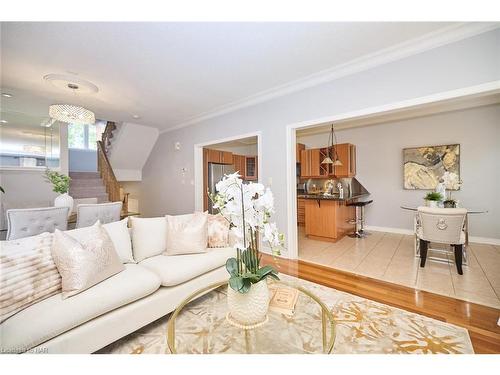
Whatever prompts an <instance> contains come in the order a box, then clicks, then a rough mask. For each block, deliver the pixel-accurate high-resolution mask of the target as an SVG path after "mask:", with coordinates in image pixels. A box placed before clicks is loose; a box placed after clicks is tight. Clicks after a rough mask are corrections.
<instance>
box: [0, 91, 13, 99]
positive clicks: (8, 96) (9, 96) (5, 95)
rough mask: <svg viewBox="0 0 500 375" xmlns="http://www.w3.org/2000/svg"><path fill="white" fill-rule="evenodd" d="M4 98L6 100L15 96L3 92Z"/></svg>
mask: <svg viewBox="0 0 500 375" xmlns="http://www.w3.org/2000/svg"><path fill="white" fill-rule="evenodd" d="M2 96H3V97H4V98H12V96H13V95H12V94H9V93H7V92H2Z"/></svg>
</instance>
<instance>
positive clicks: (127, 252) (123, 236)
mask: <svg viewBox="0 0 500 375" xmlns="http://www.w3.org/2000/svg"><path fill="white" fill-rule="evenodd" d="M127 224H128V218H125V219H123V220H120V221H115V222H112V223H108V224H104V225H103V226H102V227H103V228H104V229H105V230H106V232H108V234H109V237H110V238H111V241H113V245H114V247H115V250H116V252H117V253H118V256H119V257H120V259H121V261H122V263H135V260H134V256H133V254H132V239H131V238H130V233H129V230H128V226H127Z"/></svg>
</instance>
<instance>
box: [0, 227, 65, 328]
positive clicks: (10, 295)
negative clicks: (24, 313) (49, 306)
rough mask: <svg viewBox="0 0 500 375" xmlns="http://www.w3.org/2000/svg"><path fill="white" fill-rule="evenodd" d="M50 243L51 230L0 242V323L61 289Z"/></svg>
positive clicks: (59, 277)
mask: <svg viewBox="0 0 500 375" xmlns="http://www.w3.org/2000/svg"><path fill="white" fill-rule="evenodd" d="M51 246H52V234H50V233H42V234H39V235H37V236H32V237H26V238H21V239H17V240H11V241H1V242H0V323H1V322H3V321H4V320H6V319H7V318H9V317H11V316H12V315H14V314H15V313H17V312H19V311H21V310H23V309H25V308H27V307H29V306H31V305H34V304H35V303H38V302H40V301H41V300H43V299H45V298H48V297H50V296H53V295H54V294H57V293H60V292H61V276H60V275H59V272H58V271H57V268H56V265H55V264H54V261H53V260H52V255H51V254H50V248H51Z"/></svg>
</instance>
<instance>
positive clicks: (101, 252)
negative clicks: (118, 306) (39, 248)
mask: <svg viewBox="0 0 500 375" xmlns="http://www.w3.org/2000/svg"><path fill="white" fill-rule="evenodd" d="M89 228H91V230H90V231H89V234H88V236H86V237H85V238H82V239H80V241H77V240H76V239H74V238H73V237H71V236H69V235H67V234H66V233H64V232H61V231H60V230H58V229H56V231H55V232H54V241H53V244H52V257H53V259H54V262H55V264H56V267H57V269H58V271H59V273H60V274H61V277H62V297H63V298H67V297H71V296H74V295H75V294H78V293H80V292H82V291H84V290H86V289H88V288H90V287H91V286H93V285H95V284H97V283H100V282H101V281H103V280H105V279H107V278H108V277H111V276H113V275H114V274H117V273H118V272H121V271H123V270H124V269H125V267H124V266H123V264H122V262H121V261H120V258H119V257H118V254H117V253H116V251H115V249H114V247H113V242H112V241H111V239H110V238H109V235H108V234H107V232H106V231H105V230H104V229H103V228H102V226H101V224H100V223H99V222H97V223H96V224H94V225H93V226H92V227H89Z"/></svg>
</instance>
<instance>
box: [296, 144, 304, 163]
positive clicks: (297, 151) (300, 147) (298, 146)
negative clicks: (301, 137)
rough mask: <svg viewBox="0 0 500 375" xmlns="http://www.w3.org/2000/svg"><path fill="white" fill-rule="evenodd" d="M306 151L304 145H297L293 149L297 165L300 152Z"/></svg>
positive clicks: (299, 159) (299, 160)
mask: <svg viewBox="0 0 500 375" xmlns="http://www.w3.org/2000/svg"><path fill="white" fill-rule="evenodd" d="M305 149H306V145H305V144H302V143H297V144H296V147H295V158H296V161H297V163H300V162H301V155H302V151H303V150H305Z"/></svg>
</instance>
